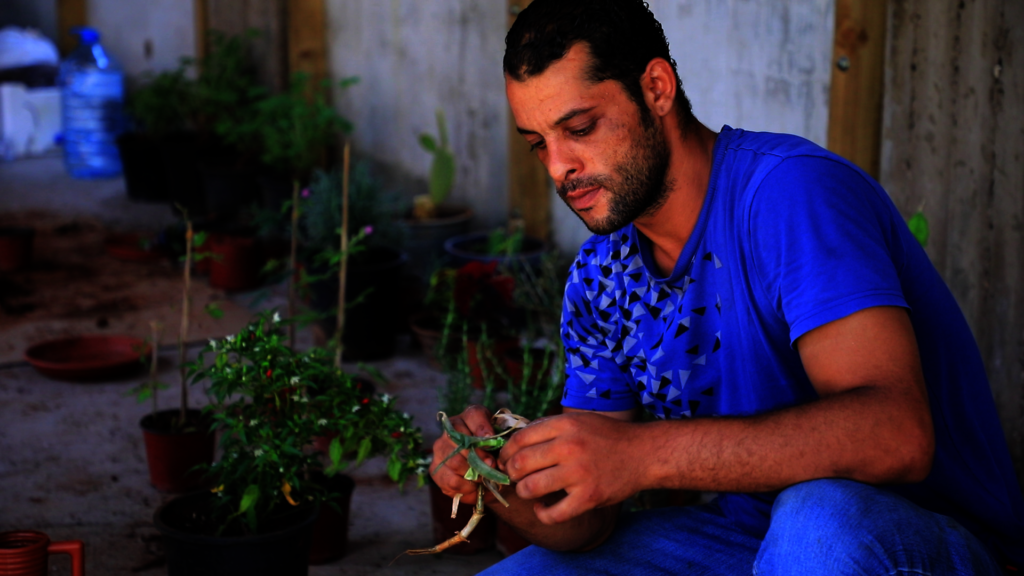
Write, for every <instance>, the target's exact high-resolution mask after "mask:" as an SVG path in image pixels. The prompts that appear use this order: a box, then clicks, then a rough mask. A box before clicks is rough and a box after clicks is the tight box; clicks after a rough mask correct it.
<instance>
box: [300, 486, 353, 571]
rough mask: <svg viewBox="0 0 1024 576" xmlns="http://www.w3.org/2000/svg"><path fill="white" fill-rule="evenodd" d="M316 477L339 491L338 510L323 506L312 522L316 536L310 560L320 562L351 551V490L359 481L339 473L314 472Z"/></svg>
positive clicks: (336, 501)
mask: <svg viewBox="0 0 1024 576" xmlns="http://www.w3.org/2000/svg"><path fill="white" fill-rule="evenodd" d="M313 480H314V481H315V482H317V483H318V484H320V485H321V486H323V487H324V488H326V489H327V491H328V492H331V493H335V494H338V499H337V500H335V502H334V503H335V504H336V505H337V506H338V509H337V510H335V509H334V508H333V507H332V506H331V505H330V504H327V503H324V504H322V505H321V506H320V515H319V516H318V517H317V519H316V521H315V522H313V536H312V541H311V543H310V546H309V564H310V566H318V565H320V564H327V563H328V562H333V561H334V560H337V559H338V558H341V557H342V556H344V555H345V553H346V552H348V519H349V510H351V508H352V492H353V490H355V487H356V483H355V480H353V479H352V478H351V477H350V476H345V475H342V474H339V475H337V476H333V477H331V478H328V477H326V476H324V475H323V474H319V473H317V474H314V476H313Z"/></svg>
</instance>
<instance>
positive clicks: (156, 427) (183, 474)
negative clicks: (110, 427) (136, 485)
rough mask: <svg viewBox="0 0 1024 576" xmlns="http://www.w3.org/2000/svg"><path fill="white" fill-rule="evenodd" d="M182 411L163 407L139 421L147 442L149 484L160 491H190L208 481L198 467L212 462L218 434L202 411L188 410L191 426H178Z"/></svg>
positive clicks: (189, 424)
mask: <svg viewBox="0 0 1024 576" xmlns="http://www.w3.org/2000/svg"><path fill="white" fill-rule="evenodd" d="M178 414H179V411H178V410H177V409H175V410H161V411H160V412H157V413H156V414H147V415H146V417H145V418H143V419H142V421H141V422H139V425H140V426H141V427H142V435H143V437H144V438H145V441H146V461H147V462H149V483H150V484H152V485H153V487H154V488H156V489H157V490H160V491H161V492H172V493H173V492H188V491H189V490H194V489H196V488H200V487H203V486H204V484H206V481H205V479H204V478H203V474H204V473H203V471H202V470H197V469H195V468H196V467H197V466H200V465H203V464H206V465H209V464H211V463H213V448H214V440H215V436H214V434H213V433H212V432H210V425H209V422H208V421H206V419H204V418H203V416H202V413H201V412H200V411H199V410H189V411H188V413H187V418H188V425H187V426H186V427H184V429H176V428H175V426H174V425H173V422H174V421H176V420H177V418H178Z"/></svg>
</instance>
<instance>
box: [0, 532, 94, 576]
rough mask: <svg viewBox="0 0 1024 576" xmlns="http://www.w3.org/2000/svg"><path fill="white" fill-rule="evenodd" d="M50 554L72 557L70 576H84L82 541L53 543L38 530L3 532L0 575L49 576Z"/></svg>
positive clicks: (0, 538) (0, 547) (1, 535)
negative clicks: (71, 575) (47, 575)
mask: <svg viewBox="0 0 1024 576" xmlns="http://www.w3.org/2000/svg"><path fill="white" fill-rule="evenodd" d="M50 554H67V555H69V556H71V573H72V574H73V575H74V576H83V575H84V574H85V550H84V545H83V544H82V541H81V540H67V541H64V542H50V537H49V536H47V535H46V534H43V533H42V532H36V531H35V530H15V531H11V532H0V574H3V575H4V576H46V574H49V573H50V570H49V567H48V566H47V564H48V559H49V556H50Z"/></svg>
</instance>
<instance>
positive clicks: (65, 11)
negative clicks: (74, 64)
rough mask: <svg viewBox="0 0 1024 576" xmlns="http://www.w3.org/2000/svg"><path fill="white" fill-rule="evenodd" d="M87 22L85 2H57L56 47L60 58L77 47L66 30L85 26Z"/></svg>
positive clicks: (73, 0)
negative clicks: (58, 49) (58, 48)
mask: <svg viewBox="0 0 1024 576" xmlns="http://www.w3.org/2000/svg"><path fill="white" fill-rule="evenodd" d="M87 21H88V5H87V4H86V0H57V45H58V46H59V47H60V53H61V55H62V56H67V55H68V54H70V53H71V51H72V50H74V49H75V46H78V40H77V39H76V38H74V37H73V36H71V35H70V34H68V30H70V29H72V28H74V27H75V26H85V25H86V22H87Z"/></svg>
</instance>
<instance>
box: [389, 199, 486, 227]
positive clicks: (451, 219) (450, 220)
mask: <svg viewBox="0 0 1024 576" xmlns="http://www.w3.org/2000/svg"><path fill="white" fill-rule="evenodd" d="M441 207H444V208H447V209H449V210H452V211H455V212H456V213H455V214H454V215H452V216H445V217H442V218H431V219H429V220H416V219H414V218H405V219H404V222H405V223H406V225H408V226H423V227H428V226H447V225H448V224H455V223H457V222H463V221H466V220H469V219H471V218H473V209H472V208H470V207H469V206H466V205H465V204H445V203H442V204H441Z"/></svg>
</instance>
